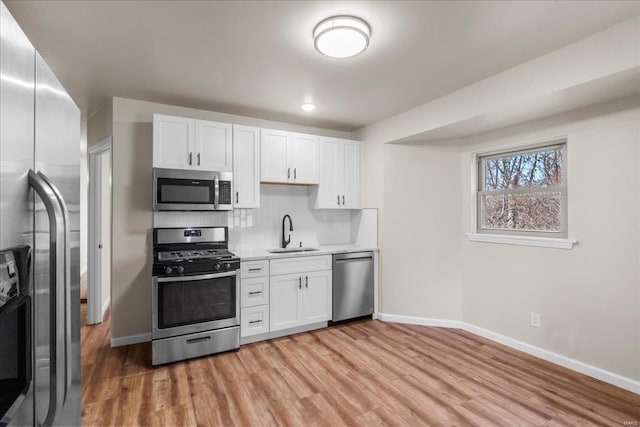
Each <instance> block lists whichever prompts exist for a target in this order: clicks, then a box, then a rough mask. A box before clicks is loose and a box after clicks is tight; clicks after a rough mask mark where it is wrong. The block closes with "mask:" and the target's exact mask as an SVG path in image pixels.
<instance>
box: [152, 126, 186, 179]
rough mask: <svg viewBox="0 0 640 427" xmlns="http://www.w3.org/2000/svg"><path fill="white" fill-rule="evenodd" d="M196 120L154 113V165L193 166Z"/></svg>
mask: <svg viewBox="0 0 640 427" xmlns="http://www.w3.org/2000/svg"><path fill="white" fill-rule="evenodd" d="M194 146H195V120H193V119H187V118H184V117H173V116H163V115H161V114H154V115H153V166H154V167H157V168H168V169H185V168H189V169H190V168H192V167H193V151H194Z"/></svg>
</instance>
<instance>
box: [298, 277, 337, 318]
mask: <svg viewBox="0 0 640 427" xmlns="http://www.w3.org/2000/svg"><path fill="white" fill-rule="evenodd" d="M332 278H333V274H332V271H331V270H325V271H314V272H313V273H307V274H305V283H304V286H303V288H302V290H303V299H302V323H303V324H305V325H306V324H309V323H316V322H328V321H329V320H331V314H332V310H331V308H332V307H331V302H332V300H333V299H332V290H333V287H332Z"/></svg>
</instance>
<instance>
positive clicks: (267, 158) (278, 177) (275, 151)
mask: <svg viewBox="0 0 640 427" xmlns="http://www.w3.org/2000/svg"><path fill="white" fill-rule="evenodd" d="M260 136H261V144H262V147H261V164H260V167H261V177H260V180H261V181H264V182H289V178H290V177H291V168H289V166H288V165H289V159H288V157H287V156H288V147H289V136H290V134H289V132H284V131H280V130H270V129H262V132H261V134H260Z"/></svg>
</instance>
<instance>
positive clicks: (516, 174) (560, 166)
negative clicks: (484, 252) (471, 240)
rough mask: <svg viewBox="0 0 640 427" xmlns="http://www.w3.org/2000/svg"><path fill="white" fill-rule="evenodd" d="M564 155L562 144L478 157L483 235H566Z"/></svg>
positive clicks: (479, 199) (480, 216) (480, 226)
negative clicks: (493, 233)
mask: <svg viewBox="0 0 640 427" xmlns="http://www.w3.org/2000/svg"><path fill="white" fill-rule="evenodd" d="M564 152H565V144H564V143H562V144H555V145H551V146H549V145H547V146H544V147H539V148H535V149H530V150H526V151H512V152H505V153H500V154H496V155H491V156H481V157H479V163H478V187H479V188H478V207H479V209H480V212H479V218H478V220H479V224H478V225H479V227H478V228H479V231H495V230H504V231H514V232H541V233H561V232H563V230H566V225H565V224H563V222H564V221H566V214H565V212H563V211H564V210H566V209H563V206H566V204H565V203H564V198H565V186H564V183H563V180H564V174H565V170H564V157H565V155H564ZM523 234H524V233H523Z"/></svg>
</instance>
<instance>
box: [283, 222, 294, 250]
mask: <svg viewBox="0 0 640 427" xmlns="http://www.w3.org/2000/svg"><path fill="white" fill-rule="evenodd" d="M287 218H289V231H290V232H291V231H293V221H291V217H290V216H289V215H288V214H287V215H285V216H283V217H282V247H283V248H286V247H287V245H288V244H289V243H291V234H289V238H288V239H286V240H285V238H284V222H285V220H286V219H287Z"/></svg>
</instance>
